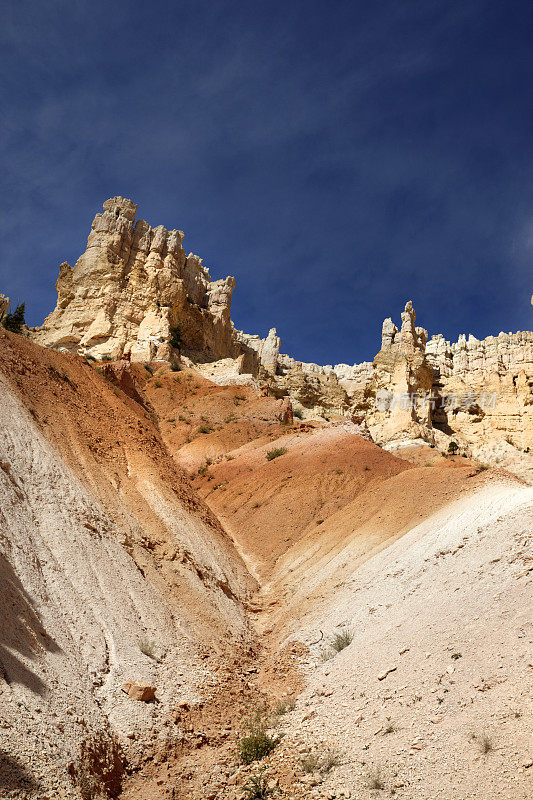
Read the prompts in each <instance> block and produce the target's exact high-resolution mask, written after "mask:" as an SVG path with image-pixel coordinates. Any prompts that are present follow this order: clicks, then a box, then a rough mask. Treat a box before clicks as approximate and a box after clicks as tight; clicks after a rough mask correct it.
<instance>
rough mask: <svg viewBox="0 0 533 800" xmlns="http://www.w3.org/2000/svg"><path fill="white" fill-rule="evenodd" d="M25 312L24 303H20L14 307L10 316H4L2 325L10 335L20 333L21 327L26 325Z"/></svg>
mask: <svg viewBox="0 0 533 800" xmlns="http://www.w3.org/2000/svg"><path fill="white" fill-rule="evenodd" d="M25 311H26V303H21V304H20V305H18V306H17V307H16V309H15V310H14V311H13V313H12V314H6V315H5V316H4V317H3V319H2V325H3V326H4V328H5V329H6V331H11V333H21V332H22V327H23V325H25V324H26V319H25V317H24V314H25Z"/></svg>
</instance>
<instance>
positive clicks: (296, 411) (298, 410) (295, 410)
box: [292, 408, 304, 419]
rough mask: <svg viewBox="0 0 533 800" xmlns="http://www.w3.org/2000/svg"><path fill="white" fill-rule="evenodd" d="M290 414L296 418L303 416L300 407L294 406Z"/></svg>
mask: <svg viewBox="0 0 533 800" xmlns="http://www.w3.org/2000/svg"><path fill="white" fill-rule="evenodd" d="M292 415H293V417H296V419H303V418H304V412H303V411H302V409H301V408H295V409H294V411H293V412H292Z"/></svg>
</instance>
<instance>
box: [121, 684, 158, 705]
mask: <svg viewBox="0 0 533 800" xmlns="http://www.w3.org/2000/svg"><path fill="white" fill-rule="evenodd" d="M122 691H123V692H125V693H126V694H127V695H128V697H131V699H132V700H142V701H143V702H144V703H148V702H150V700H153V699H154V697H155V686H151V685H150V684H149V683H134V681H126V683H124V684H123V685H122Z"/></svg>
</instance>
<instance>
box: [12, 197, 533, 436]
mask: <svg viewBox="0 0 533 800" xmlns="http://www.w3.org/2000/svg"><path fill="white" fill-rule="evenodd" d="M136 211H137V206H136V205H135V204H134V203H133V202H132V201H131V200H127V199H124V198H122V197H114V198H111V199H110V200H107V201H106V202H105V203H104V206H103V213H100V214H97V215H96V217H95V219H94V221H93V223H92V227H91V233H90V235H89V239H88V242H87V249H86V251H85V253H83V255H82V256H81V257H80V258H79V259H78V261H77V263H76V265H75V267H74V268H71V267H70V266H69V265H68V264H66V263H65V264H62V265H61V267H60V273H59V278H58V280H57V284H56V288H57V292H58V302H57V307H56V309H55V310H54V311H53V312H52V313H51V314H50V315H49V316H48V317H47V318H46V320H45V322H44V324H43V326H42V327H41V328H37V329H33V330H32V331H31V332H30V335H31V337H32V338H33V339H34V340H35V341H37V342H38V343H40V344H43V345H46V346H49V347H54V348H57V349H60V350H65V351H68V352H78V353H81V354H85V355H91V356H93V357H95V358H98V359H102V358H104V359H105V358H114V359H116V358H121V357H126V358H129V359H131V360H132V361H143V362H146V361H150V360H152V359H159V360H164V361H171V360H173V359H176V358H177V357H178V356H179V350H181V355H182V356H183V355H186V356H189V357H191V358H192V359H193V360H194V361H195V362H196V361H198V362H199V363H198V368H199V369H200V370H202V369H203V370H204V374H205V375H206V376H207V377H209V378H210V379H211V380H214V381H218V382H221V383H247V382H253V381H254V380H259V381H260V382H263V383H264V384H266V386H267V388H268V391H269V392H270V393H272V394H274V395H275V396H277V397H280V398H281V397H285V396H287V395H288V396H289V397H290V398H291V400H292V402H293V403H294V404H295V406H296V407H300V409H301V411H302V412H303V413H305V414H311V415H316V414H319V415H323V416H330V415H340V416H345V417H352V418H353V419H356V420H357V421H362V419H363V418H366V422H367V424H368V426H369V429H370V431H371V433H372V435H373V437H374V438H375V440H376V441H379V442H387V441H390V440H394V439H406V438H409V437H411V438H412V437H422V438H425V439H426V440H429V441H431V442H432V443H435V442H436V441H437V443H438V440H439V436H440V435H441V434H442V435H444V436H451V435H452V434H453V435H454V436H457V435H459V438H461V437H462V439H461V444H462V445H463V446H464V447H474V446H479V445H481V444H486V442H487V440H489V439H494V438H495V437H496V439H498V441H499V442H500V443H501V442H504V443H506V444H507V445H509V446H511V447H513V448H515V449H518V450H526V451H527V450H528V449H533V423H532V414H533V333H531V332H527V331H526V332H518V333H515V334H506V333H500V334H499V336H497V337H495V336H490V337H488V338H487V339H485V340H482V341H480V340H478V339H476V338H475V337H473V336H470V337H469V338H468V339H467V338H466V337H465V336H461V337H459V340H458V342H456V343H453V344H451V343H450V342H447V341H446V340H445V339H444V337H443V336H442V335H441V334H437V335H434V336H433V337H432V338H431V339H429V341H428V333H427V331H426V330H425V329H424V328H421V327H418V326H417V325H416V314H415V311H414V309H413V306H412V303H411V302H408V303H407V304H406V306H405V310H404V312H403V313H402V323H401V327H400V328H398V327H397V326H396V325H395V324H394V322H393V321H392V319H390V318H388V319H386V320H385V321H384V323H383V330H382V344H381V349H380V351H379V353H378V354H377V355H376V357H375V359H374V361H373V362H363V363H362V364H354V365H348V364H337V365H335V366H333V365H327V366H319V365H317V364H312V363H302V362H300V361H296V360H295V359H293V358H292V357H291V356H288V355H285V354H282V353H280V339H279V337H278V336H277V332H276V329H275V328H272V329H271V330H270V332H269V334H268V336H267V337H266V338H264V339H262V338H261V337H260V336H257V335H251V334H247V333H244V332H242V331H238V330H236V329H235V327H234V325H233V323H232V321H231V318H230V312H231V298H232V292H233V289H234V286H235V280H234V278H233V277H228V278H226V279H224V280H217V281H211V278H210V274H209V270H208V269H207V268H206V267H205V266H204V265H203V262H202V259H201V258H199V257H198V256H196V255H194V254H192V253H189V255H186V253H185V250H184V249H183V238H184V234H183V232H182V231H179V230H172V231H167V230H166V229H165V228H164V227H163V226H161V225H160V226H157V227H156V228H152V227H150V225H149V224H148V223H147V222H145V221H144V220H137V222H135V215H136ZM4 305H5V303H4ZM177 326H178V327H179V334H180V336H181V343H180V344H181V347H180V348H179V350H178V349H176V347H174V348H173V347H172V344H174V345H176V340H175V338H174V339H173V337H172V332H173V329H174V328H176V327H177ZM178 338H179V337H178ZM441 443H442V442H441Z"/></svg>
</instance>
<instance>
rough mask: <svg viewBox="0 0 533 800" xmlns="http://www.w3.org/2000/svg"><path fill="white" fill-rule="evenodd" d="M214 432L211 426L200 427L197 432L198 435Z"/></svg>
mask: <svg viewBox="0 0 533 800" xmlns="http://www.w3.org/2000/svg"><path fill="white" fill-rule="evenodd" d="M212 430H213V428H212V426H211V425H200V427H199V428H198V430H197V433H211V431H212Z"/></svg>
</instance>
